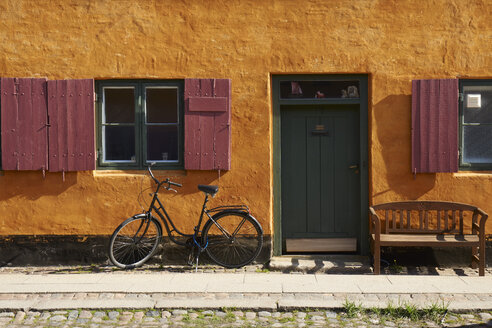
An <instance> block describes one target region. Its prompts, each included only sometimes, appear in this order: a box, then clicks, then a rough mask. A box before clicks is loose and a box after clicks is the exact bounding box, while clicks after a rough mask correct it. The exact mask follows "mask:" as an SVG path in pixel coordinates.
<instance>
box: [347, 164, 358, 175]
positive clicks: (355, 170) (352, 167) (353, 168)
mask: <svg viewBox="0 0 492 328" xmlns="http://www.w3.org/2000/svg"><path fill="white" fill-rule="evenodd" d="M349 169H351V170H354V173H355V174H359V165H357V164H355V165H350V166H349Z"/></svg>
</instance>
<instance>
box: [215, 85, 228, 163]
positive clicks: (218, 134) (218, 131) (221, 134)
mask: <svg viewBox="0 0 492 328" xmlns="http://www.w3.org/2000/svg"><path fill="white" fill-rule="evenodd" d="M215 93H216V95H217V96H218V97H223V98H225V99H227V103H226V107H227V109H228V110H227V111H226V112H224V113H221V114H216V115H215V132H214V133H215V168H216V169H220V170H229V169H230V168H231V156H230V154H231V111H230V110H229V108H230V101H231V81H230V80H227V79H220V80H216V83H215Z"/></svg>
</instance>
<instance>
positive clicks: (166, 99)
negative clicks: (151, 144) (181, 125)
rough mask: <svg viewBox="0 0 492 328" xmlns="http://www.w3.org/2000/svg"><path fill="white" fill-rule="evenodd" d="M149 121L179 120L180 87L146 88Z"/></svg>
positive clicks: (165, 121)
mask: <svg viewBox="0 0 492 328" xmlns="http://www.w3.org/2000/svg"><path fill="white" fill-rule="evenodd" d="M146 109H147V122H148V123H177V122H178V89H177V88H159V87H157V88H149V87H148V88H146Z"/></svg>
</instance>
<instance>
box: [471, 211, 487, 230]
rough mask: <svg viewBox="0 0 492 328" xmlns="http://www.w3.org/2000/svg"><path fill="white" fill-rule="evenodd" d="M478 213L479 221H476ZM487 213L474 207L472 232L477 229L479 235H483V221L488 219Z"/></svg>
mask: <svg viewBox="0 0 492 328" xmlns="http://www.w3.org/2000/svg"><path fill="white" fill-rule="evenodd" d="M479 215H480V222H477V219H478V216H479ZM488 217H489V216H488V214H487V213H485V212H484V211H482V210H481V209H480V208H476V209H475V211H474V213H473V223H472V232H475V231H477V232H478V234H479V235H480V236H485V223H486V222H487V219H488Z"/></svg>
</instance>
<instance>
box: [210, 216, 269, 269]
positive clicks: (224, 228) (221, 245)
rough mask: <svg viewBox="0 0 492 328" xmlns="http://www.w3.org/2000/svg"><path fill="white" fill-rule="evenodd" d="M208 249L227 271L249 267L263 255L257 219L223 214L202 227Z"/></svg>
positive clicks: (212, 257)
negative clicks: (248, 265)
mask: <svg viewBox="0 0 492 328" xmlns="http://www.w3.org/2000/svg"><path fill="white" fill-rule="evenodd" d="M214 221H215V222H214ZM202 235H203V240H204V241H205V243H207V242H208V246H207V247H206V248H205V251H206V252H207V254H208V256H209V257H210V258H211V259H212V261H214V262H215V263H217V264H219V265H221V266H223V267H226V268H240V267H242V266H245V265H247V264H250V263H251V262H253V261H254V260H255V258H256V257H257V256H258V254H259V253H260V250H261V247H262V245H263V230H262V229H261V226H260V224H259V223H258V221H256V219H255V218H253V217H252V216H250V215H248V214H247V213H241V212H221V213H218V214H216V215H214V216H213V220H208V221H207V223H206V224H205V226H204V227H203V234H202Z"/></svg>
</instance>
